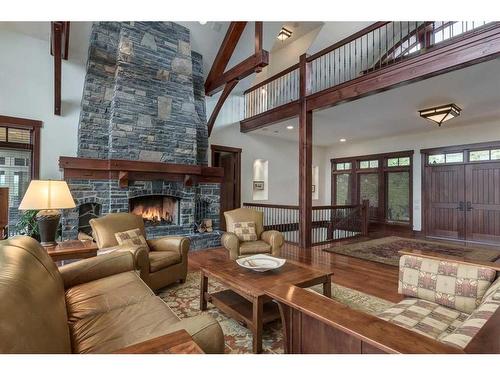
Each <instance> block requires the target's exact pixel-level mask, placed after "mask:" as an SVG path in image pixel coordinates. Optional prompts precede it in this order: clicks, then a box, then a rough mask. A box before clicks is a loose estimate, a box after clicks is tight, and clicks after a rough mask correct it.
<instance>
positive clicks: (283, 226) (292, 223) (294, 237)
mask: <svg viewBox="0 0 500 375" xmlns="http://www.w3.org/2000/svg"><path fill="white" fill-rule="evenodd" d="M243 207H247V208H252V209H254V210H257V211H261V212H263V213H264V229H265V230H277V231H279V232H281V233H282V234H283V236H284V237H285V241H287V242H290V243H293V244H297V243H298V242H299V206H293V205H292V206H291V205H279V204H260V203H243ZM311 230H312V243H313V245H318V244H322V243H327V242H334V241H338V240H344V239H348V238H353V237H356V236H360V235H363V236H366V235H367V234H368V201H363V204H361V205H345V206H314V207H313V208H312V228H311Z"/></svg>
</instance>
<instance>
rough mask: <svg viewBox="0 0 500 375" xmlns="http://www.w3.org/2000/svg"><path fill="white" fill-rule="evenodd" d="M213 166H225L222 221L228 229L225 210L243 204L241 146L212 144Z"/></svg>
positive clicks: (221, 209) (222, 187) (221, 203)
mask: <svg viewBox="0 0 500 375" xmlns="http://www.w3.org/2000/svg"><path fill="white" fill-rule="evenodd" d="M211 150H212V167H221V168H224V181H223V183H222V186H221V202H220V206H221V207H220V222H221V229H222V230H226V221H225V219H224V212H226V211H230V210H233V209H235V208H239V207H240V206H241V148H236V147H228V146H219V145H211Z"/></svg>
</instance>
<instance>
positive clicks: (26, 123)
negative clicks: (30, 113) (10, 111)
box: [0, 115, 43, 129]
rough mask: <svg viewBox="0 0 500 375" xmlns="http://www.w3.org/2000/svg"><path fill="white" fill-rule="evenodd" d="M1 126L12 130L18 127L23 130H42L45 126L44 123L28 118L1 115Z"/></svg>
mask: <svg viewBox="0 0 500 375" xmlns="http://www.w3.org/2000/svg"><path fill="white" fill-rule="evenodd" d="M0 125H6V126H9V127H11V128H15V127H17V128H21V129H26V128H31V129H33V128H41V127H42V126H43V122H42V121H38V120H32V119H28V118H21V117H11V116H3V115H0Z"/></svg>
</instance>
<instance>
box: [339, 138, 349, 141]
mask: <svg viewBox="0 0 500 375" xmlns="http://www.w3.org/2000/svg"><path fill="white" fill-rule="evenodd" d="M339 141H340V142H346V141H347V139H345V138H340V139H339Z"/></svg>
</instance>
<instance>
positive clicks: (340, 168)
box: [335, 163, 352, 171]
mask: <svg viewBox="0 0 500 375" xmlns="http://www.w3.org/2000/svg"><path fill="white" fill-rule="evenodd" d="M351 168H352V164H351V163H336V164H335V169H337V171H348V170H349V169H351Z"/></svg>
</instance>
